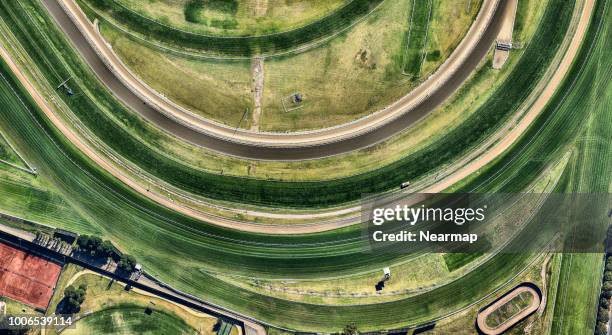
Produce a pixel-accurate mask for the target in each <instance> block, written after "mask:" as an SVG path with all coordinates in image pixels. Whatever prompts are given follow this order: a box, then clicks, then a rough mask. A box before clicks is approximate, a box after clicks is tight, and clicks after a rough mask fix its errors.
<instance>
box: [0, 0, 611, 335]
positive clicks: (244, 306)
mask: <svg viewBox="0 0 612 335" xmlns="http://www.w3.org/2000/svg"><path fill="white" fill-rule="evenodd" d="M602 10H603V2H598V14H599V16H598V18H597V19H598V20H602V16H601V13H602ZM606 15H607V18H609V11H608V12H606ZM594 26H595V27H598V25H597V24H596V25H594ZM595 31H596V30H595V29H594V28H591V30H590V31H589V34H588V36H587V41H591V40H593V39H594V38H595V37H596V36H595ZM606 33H607V31H606ZM607 37H609V36H607V34H602V35H600V36H598V38H597V40H596V42H597V43H598V44H597V48H596V49H594V50H595V51H596V52H598V53H602V52H605V50H607V49H608V48H609V47H610V45H609V43H608V44H606V41H607V40H606V38H607ZM587 44H588V43H587ZM586 56H587V54H586V51H585V50H583V51H581V53H580V56H579V58H578V61H577V64H578V65H581V64H583V63H586V67H585V68H584V69H585V71H584V72H582V73H580V77H579V80H580V81H579V83H585V82H588V83H589V85H580V86H576V87H579V88H580V90H581V91H584V92H589V90H591V89H595V88H601V85H604V86H606V85H608V86H607V87H609V84H608V82H607V81H605V80H603V79H601V78H600V79H601V81H600V82H598V83H592V82H590V80H591V79H592V78H593V77H592V75H593V73H595V72H597V71H598V70H600V69H603V68H606V67H610V60H608V59H605V58H602V57H600V58H599V59H595V57H591V58H587V57H586ZM594 59H595V61H594ZM577 71H578V70H576V69H574V70H572V74H573V75H574V76H576V75H577V74H578V72H577ZM4 72H6V71H4ZM589 75H591V76H590V77H589ZM5 76H6V74H5ZM7 79H8V80H10V77H7ZM12 86H14V85H9V84H8V83H7V82H6V81H2V92H1V93H2V94H1V95H0V98H1V99H0V101H1V102H2V104H3V105H4V106H7V107H9V108H5V109H3V110H2V111H0V117H1V119H2V124H3V125H7V124H10V125H11V135H12V136H14V137H15V139H16V141H15V142H16V143H17V144H18V147H19V148H20V149H22V150H23V151H25V154H26V155H27V156H28V157H32V158H33V159H34V160H35V162H36V163H37V164H39V166H40V167H41V173H42V177H45V178H49V179H51V180H52V181H53V182H55V183H56V184H58V186H59V187H60V188H61V189H62V190H63V191H64V194H65V196H66V197H67V198H69V199H70V201H71V203H72V204H74V206H75V207H78V208H79V209H80V210H81V211H83V212H86V213H89V217H91V218H92V222H91V223H92V224H93V225H97V226H99V227H100V228H101V229H102V230H103V231H105V232H106V234H107V235H108V236H109V237H112V238H113V239H115V240H116V241H118V242H119V243H120V244H121V246H122V247H123V248H125V249H126V250H128V251H130V252H132V253H135V254H136V255H137V256H139V257H140V258H141V259H142V260H143V263H144V264H145V267H146V268H147V269H150V270H151V271H152V272H154V273H159V274H160V275H161V277H162V278H163V279H166V280H169V281H170V282H171V283H172V284H174V285H176V286H178V287H180V288H182V289H186V290H188V291H190V292H194V293H196V294H199V295H202V296H204V297H205V298H207V299H209V300H211V301H214V302H217V303H221V304H223V305H224V306H227V307H230V308H235V309H237V310H240V311H243V312H247V313H249V314H250V315H253V316H255V317H259V318H262V319H264V320H266V321H269V322H273V323H275V324H279V325H285V326H288V327H293V328H299V329H310V330H339V329H340V328H341V327H342V326H343V325H344V324H345V323H346V322H350V321H357V322H358V324H359V325H363V326H364V327H366V325H368V327H370V328H387V327H394V326H398V325H404V324H411V323H420V322H423V321H426V320H429V319H431V318H433V317H435V316H437V315H441V314H442V313H443V311H448V310H453V309H455V308H458V307H461V306H464V305H466V304H467V303H469V302H470V301H473V300H474V299H476V298H477V297H479V296H482V295H483V294H485V293H487V292H489V291H490V290H491V289H492V288H494V287H496V286H497V285H499V284H500V283H502V282H503V281H504V279H505V278H507V277H508V276H510V275H511V274H512V273H515V272H516V269H518V268H521V266H523V265H524V264H525V263H526V262H527V258H528V255H525V254H521V255H504V254H500V255H498V256H496V257H495V258H494V259H492V260H491V261H489V262H486V263H485V264H483V265H482V266H481V267H479V269H478V270H477V271H474V272H472V273H470V274H469V275H468V276H466V277H464V278H462V279H460V280H458V281H456V282H454V283H452V284H450V285H447V286H444V287H442V288H440V289H437V290H434V291H431V292H428V293H426V294H423V295H419V296H416V297H413V298H409V299H404V300H400V301H397V302H392V303H385V304H380V305H364V306H349V307H328V306H318V305H308V304H299V303H290V302H287V301H284V300H279V299H274V298H271V297H264V296H261V295H258V294H253V293H250V292H246V291H243V290H240V289H238V288H236V287H233V286H231V285H227V284H225V283H223V282H220V281H218V280H216V279H214V278H210V277H208V276H206V275H204V274H202V273H201V272H200V271H199V270H198V268H201V267H205V266H206V265H209V264H210V265H214V266H218V267H227V268H228V269H236V268H237V267H240V266H244V267H246V271H250V270H251V269H255V270H256V271H260V272H266V271H270V272H274V273H277V274H281V273H286V271H288V270H289V271H291V273H295V274H298V275H299V274H300V273H301V274H304V275H317V276H318V275H321V274H324V273H326V272H333V271H341V269H342V268H346V267H347V265H348V268H350V267H351V266H352V265H353V264H341V263H337V264H333V263H336V262H343V261H344V260H350V259H358V261H359V262H361V266H369V267H371V268H372V267H376V266H378V264H380V259H376V258H375V257H374V256H373V255H369V254H360V253H359V251H358V250H359V246H358V243H354V244H352V245H350V244H345V245H342V246H337V245H333V242H332V241H333V236H331V235H330V234H317V235H309V236H295V237H292V238H290V239H287V238H283V240H278V239H275V238H274V237H271V236H263V235H249V234H241V233H238V232H233V231H227V230H222V229H219V228H215V227H211V226H209V225H205V224H203V223H198V222H195V221H192V220H189V219H187V218H184V217H180V216H178V215H177V214H175V213H172V212H169V211H167V210H165V209H163V208H159V207H158V206H155V205H154V204H152V203H150V202H148V201H147V200H146V199H142V198H139V197H138V196H137V195H135V194H133V193H132V192H131V191H130V190H127V189H125V187H123V186H122V185H120V184H118V183H117V182H116V181H114V180H113V179H111V178H109V177H108V175H106V174H105V173H104V172H103V171H100V170H99V169H97V168H96V167H93V166H91V165H90V163H88V162H87V161H86V160H85V159H84V158H82V157H81V156H80V155H79V153H78V152H75V151H74V149H73V148H72V147H71V146H70V144H69V143H65V141H64V140H63V138H62V137H61V136H59V134H57V133H55V130H54V129H52V128H50V127H49V126H48V125H47V124H46V120H44V119H42V118H41V117H40V116H39V115H38V114H37V113H36V109H34V108H31V110H32V113H34V115H30V114H29V113H28V112H27V111H25V110H24V109H23V107H22V106H21V104H20V102H19V100H18V99H17V98H16V95H15V92H13V90H11V87H12ZM572 88H573V87H572V86H571V82H567V83H565V84H564V85H563V87H562V88H561V89H560V91H559V95H557V97H556V98H555V100H553V103H552V104H551V105H550V106H549V107H548V108H547V110H546V111H545V112H544V114H543V116H542V117H541V118H539V119H538V122H537V123H536V125H535V126H534V127H533V128H532V131H535V133H531V134H530V135H532V136H535V135H536V134H537V135H538V136H537V137H536V140H535V141H531V139H532V138H531V137H526V138H525V139H524V140H522V141H520V142H519V143H518V144H517V146H516V147H515V149H514V150H512V151H511V152H510V153H509V154H508V155H507V156H506V157H513V154H515V153H519V154H520V155H519V157H520V159H517V160H512V162H515V161H516V162H518V163H516V164H513V165H508V164H500V163H498V164H496V165H495V166H494V167H493V168H492V169H491V170H492V171H501V174H499V175H495V176H496V177H497V179H488V177H482V178H480V179H477V180H475V181H473V182H472V183H471V184H470V185H467V186H466V189H472V188H473V187H474V185H480V186H479V189H481V190H496V189H499V190H501V191H504V190H507V191H510V190H513V189H515V188H516V187H519V186H520V185H521V184H526V183H528V180H529V179H530V178H532V176H533V175H532V172H531V171H532V170H534V169H535V170H536V171H537V170H539V169H541V168H544V167H545V166H546V165H547V163H548V162H550V160H548V159H552V158H554V157H555V156H557V155H560V152H561V151H562V150H563V149H564V148H567V147H568V145H570V144H571V140H572V139H573V138H574V137H575V136H576V135H577V134H578V133H579V130H580V129H582V128H583V127H582V126H583V125H584V123H585V120H586V118H585V117H586V116H587V115H588V111H585V109H584V108H575V107H576V106H582V103H584V100H583V98H584V97H583V96H582V95H580V94H578V93H579V92H578V93H576V92H577V91H578V90H577V89H576V90H571V91H570V89H572ZM16 89H17V92H18V91H19V90H18V88H16ZM568 91H570V92H571V93H572V94H570V95H567V97H568V98H567V99H565V100H563V101H561V100H562V97H563V96H565V93H566V92H568ZM561 103H562V104H561ZM28 104H30V103H29V102H28ZM560 104H561V105H560ZM559 105H560V106H561V107H562V108H558V109H557V108H556V107H557V106H559ZM602 111H604V112H605V110H602V109H601V108H600V109H599V112H602ZM35 120H37V122H38V123H39V125H37V123H36V121H35ZM558 122H561V124H563V125H565V127H563V128H561V129H563V131H562V132H560V131H559V129H560V128H559V127H558V125H559V124H558ZM43 129H44V131H43ZM47 133H49V134H51V136H47V135H46V134H47ZM544 137H553V138H552V139H550V141H549V139H546V138H544ZM52 139H53V140H52ZM55 143H57V145H56V144H55ZM540 158H542V159H540ZM525 162H527V163H528V164H525ZM608 167H609V166H608ZM483 181H484V183H482V182H483ZM498 185H501V186H498ZM215 231H217V232H221V231H222V232H223V234H224V235H226V236H228V237H232V238H236V239H241V238H242V239H243V241H236V242H230V241H218V239H217V238H212V237H206V236H203V234H207V233H214V232H215ZM196 232H197V233H198V234H195V233H196ZM334 234H335V235H336V237H337V238H338V239H339V241H342V238H343V237H347V236H350V234H355V232H351V231H350V230H346V231H343V232H334ZM347 234H348V235H347ZM353 236H354V235H353ZM322 241H327V244H326V245H317V244H316V243H319V242H322ZM254 242H259V243H265V247H264V246H261V247H260V248H254V247H253V246H252V244H253V243H254ZM249 243H250V244H251V245H249ZM300 243H301V244H302V245H300ZM273 244H277V245H273ZM294 244H295V245H294ZM151 246H155V248H152V247H151ZM253 250H257V251H258V253H259V254H258V255H257V256H256V255H253ZM332 250H335V251H334V252H336V253H338V254H342V253H344V255H343V256H349V255H350V256H351V257H345V258H342V257H340V258H335V257H337V256H336V255H333V256H328V257H326V256H324V255H325V254H326V252H327V251H332ZM298 258H299V260H298ZM177 259H180V260H181V262H176V260H177ZM353 262H355V261H353ZM168 263H172V264H175V266H174V268H172V269H167V268H166V267H165V266H164V264H168ZM476 282H477V283H479V285H474V283H476ZM458 292H459V294H458ZM398 311H399V312H398ZM306 316H308V317H306Z"/></svg>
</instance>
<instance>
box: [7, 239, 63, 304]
mask: <svg viewBox="0 0 612 335" xmlns="http://www.w3.org/2000/svg"><path fill="white" fill-rule="evenodd" d="M61 271H62V267H61V266H60V265H58V264H56V263H53V262H49V261H47V260H45V259H43V258H40V257H36V256H33V255H30V254H28V253H26V252H24V251H21V250H19V249H15V248H13V247H10V246H8V245H6V244H2V243H0V296H5V297H8V298H11V299H14V300H17V301H20V302H23V303H24V304H27V305H30V306H33V307H37V308H42V309H46V308H47V305H49V300H51V296H52V295H53V290H54V288H55V284H56V283H57V279H58V278H59V275H60V272H61Z"/></svg>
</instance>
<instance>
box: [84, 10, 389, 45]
mask: <svg viewBox="0 0 612 335" xmlns="http://www.w3.org/2000/svg"><path fill="white" fill-rule="evenodd" d="M84 1H87V3H88V4H90V5H92V6H93V7H94V8H97V10H101V11H104V12H106V14H107V15H110V16H111V17H112V19H113V20H115V21H117V22H119V23H120V24H122V25H125V26H126V27H128V28H129V29H130V30H132V31H135V32H138V33H139V34H142V35H144V36H146V37H148V38H151V39H155V40H158V41H162V42H164V43H168V44H173V45H178V46H180V47H184V48H188V49H196V50H202V51H205V52H208V53H213V54H219V55H228V56H242V57H249V56H252V55H258V54H272V53H279V52H283V51H288V50H291V49H294V48H296V47H299V46H300V45H304V44H307V43H311V42H313V41H317V40H320V39H322V38H325V37H326V36H329V35H332V34H334V33H337V32H340V31H342V30H344V29H346V28H347V27H349V26H350V25H352V24H353V23H354V22H356V21H357V20H359V19H360V18H362V17H363V16H365V15H366V14H368V13H369V12H371V11H372V10H373V9H374V8H376V6H377V5H379V4H380V3H381V2H382V1H383V0H353V1H351V2H350V3H348V4H347V5H345V6H343V7H341V8H339V9H338V10H336V11H334V12H332V13H331V14H329V15H327V16H325V17H324V18H322V19H320V20H318V21H315V22H313V23H310V24H308V25H305V26H303V27H301V28H297V29H292V30H288V31H286V32H280V33H275V34H268V35H261V36H244V37H224V36H211V35H203V34H197V33H192V32H187V31H184V30H180V29H176V28H172V27H169V26H166V25H162V24H160V23H159V22H156V21H155V20H153V19H151V18H148V17H145V16H143V15H141V14H139V13H136V12H134V11H132V10H130V9H128V8H126V7H124V6H123V5H121V4H120V3H118V2H117V1H116V0H84ZM101 19H103V18H101Z"/></svg>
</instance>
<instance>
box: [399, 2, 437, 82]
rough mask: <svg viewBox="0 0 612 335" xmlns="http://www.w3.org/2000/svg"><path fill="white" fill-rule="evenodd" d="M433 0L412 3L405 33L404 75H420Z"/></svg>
mask: <svg viewBox="0 0 612 335" xmlns="http://www.w3.org/2000/svg"><path fill="white" fill-rule="evenodd" d="M432 6H433V0H428V1H416V0H415V1H413V2H412V6H411V7H410V8H411V15H410V22H409V25H410V26H409V28H408V31H407V33H406V37H407V40H406V44H407V46H406V52H405V54H404V64H403V66H402V71H403V72H404V74H407V75H411V76H413V77H418V76H419V74H420V73H421V65H422V64H423V59H424V58H425V56H424V53H425V52H426V49H425V48H426V44H427V30H428V29H429V19H430V18H431V11H432V10H433V9H432Z"/></svg>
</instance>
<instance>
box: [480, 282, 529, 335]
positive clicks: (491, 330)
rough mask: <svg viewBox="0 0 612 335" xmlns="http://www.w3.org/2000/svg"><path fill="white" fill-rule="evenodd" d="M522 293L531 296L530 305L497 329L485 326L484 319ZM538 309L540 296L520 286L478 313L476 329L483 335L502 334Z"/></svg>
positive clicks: (526, 287)
mask: <svg viewBox="0 0 612 335" xmlns="http://www.w3.org/2000/svg"><path fill="white" fill-rule="evenodd" d="M523 292H528V293H530V294H531V296H532V301H531V304H530V305H529V306H528V307H526V308H524V309H523V310H521V311H520V313H517V314H515V315H513V316H512V317H511V318H509V319H508V320H505V322H503V323H502V324H500V325H499V326H498V327H495V328H492V327H489V326H488V325H487V322H486V319H487V317H488V316H489V315H491V313H493V312H494V311H495V310H497V309H499V308H501V307H502V306H503V305H505V304H506V303H508V302H510V300H512V299H513V298H514V297H516V296H518V295H519V294H521V293H523ZM539 307H540V296H539V295H538V293H537V292H536V291H535V290H534V289H533V288H531V287H528V286H521V287H518V288H516V289H515V290H513V291H512V292H511V293H510V294H508V295H506V296H504V297H503V298H501V299H499V300H497V301H496V302H495V303H494V304H492V305H491V306H489V307H487V309H485V310H483V311H482V312H480V313H478V317H477V318H476V322H477V323H478V327H479V328H480V330H482V331H483V332H484V333H485V334H488V335H498V334H503V333H504V332H505V331H506V330H508V329H510V328H511V327H512V326H514V325H515V324H516V323H517V322H519V321H520V320H522V319H523V318H525V317H527V316H528V315H529V314H531V313H533V312H534V311H536V310H537V309H538V308H539Z"/></svg>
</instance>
